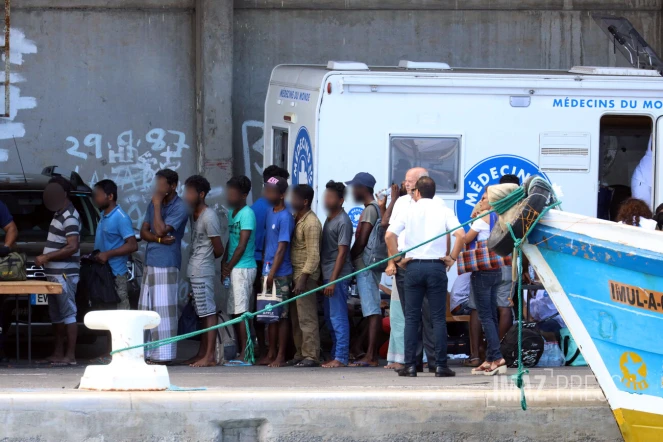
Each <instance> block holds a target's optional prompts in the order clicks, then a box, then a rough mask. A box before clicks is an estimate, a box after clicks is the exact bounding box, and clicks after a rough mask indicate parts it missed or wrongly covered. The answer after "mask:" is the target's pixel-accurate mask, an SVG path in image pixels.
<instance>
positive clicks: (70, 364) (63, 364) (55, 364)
mask: <svg viewBox="0 0 663 442" xmlns="http://www.w3.org/2000/svg"><path fill="white" fill-rule="evenodd" d="M76 365H78V363H77V362H76V361H72V362H51V367H74V366H76Z"/></svg>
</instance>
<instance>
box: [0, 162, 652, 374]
mask: <svg viewBox="0 0 663 442" xmlns="http://www.w3.org/2000/svg"><path fill="white" fill-rule="evenodd" d="M288 178H289V173H288V172H287V170H284V169H282V168H280V167H277V166H269V167H267V168H266V169H265V170H264V173H263V183H262V185H263V196H262V197H261V198H260V199H258V200H257V201H256V202H255V203H254V204H253V205H252V206H249V205H248V204H247V199H248V196H249V194H250V192H251V189H252V183H251V181H250V179H249V178H248V177H246V176H235V177H233V178H231V179H230V180H229V181H228V182H227V183H226V195H227V203H228V206H229V209H230V212H229V216H228V223H229V226H228V227H229V229H228V230H229V237H228V240H227V241H226V242H225V243H224V241H223V240H222V223H221V220H220V218H219V216H218V214H217V213H216V211H215V210H214V209H213V208H211V207H209V206H208V205H207V204H206V197H207V195H208V194H209V192H210V189H211V186H210V183H209V182H208V181H207V179H205V178H204V177H202V176H200V175H194V176H191V177H189V178H187V179H186V180H185V182H184V192H183V198H181V197H180V196H179V195H178V193H177V189H178V185H179V176H178V174H177V173H176V172H175V171H172V170H169V169H164V170H160V171H158V172H157V173H156V175H155V187H154V193H153V195H152V198H151V201H150V203H149V204H148V206H147V209H146V212H145V218H144V220H143V222H142V224H141V226H140V238H141V239H142V241H144V242H145V243H146V247H145V258H144V268H143V276H142V281H141V288H140V298H139V302H138V308H139V309H141V310H150V311H155V312H157V313H158V314H159V316H160V317H161V322H160V324H159V326H158V327H156V328H154V329H151V330H150V331H149V333H148V336H147V338H148V339H149V340H151V341H156V340H162V339H166V338H171V337H173V336H176V335H177V331H178V320H179V318H180V305H179V303H180V299H179V296H178V292H179V286H180V282H181V280H182V279H183V278H184V277H185V276H186V279H187V281H188V284H189V287H190V288H191V294H190V296H191V302H192V303H193V306H194V309H195V313H196V315H197V316H198V318H199V319H200V321H201V323H202V327H203V328H210V327H213V326H215V325H217V323H218V315H217V313H218V312H219V311H222V312H223V313H225V314H227V315H228V316H230V317H232V318H237V317H240V316H241V315H243V314H244V313H246V312H249V311H255V309H256V305H257V302H256V301H257V294H258V293H260V292H264V291H269V292H272V291H273V293H274V295H275V296H276V297H277V299H279V300H287V299H290V298H291V297H292V296H296V295H300V294H302V293H305V292H308V291H311V290H315V289H316V288H318V287H320V285H322V284H327V283H329V282H330V281H337V280H338V279H339V278H343V277H346V276H348V275H349V274H350V273H352V272H357V271H361V270H363V269H365V268H366V267H367V266H368V265H369V264H370V263H371V259H372V258H371V257H372V255H371V253H372V252H371V250H372V249H373V248H374V247H375V243H376V241H378V242H379V241H380V240H383V241H384V244H385V246H386V250H387V252H388V255H389V256H395V255H398V256H396V257H395V258H394V259H392V260H390V261H389V263H388V264H387V265H386V268H384V269H377V270H376V269H370V270H367V271H363V272H361V273H358V274H357V275H356V287H357V292H358V295H359V300H360V304H361V314H362V316H363V317H364V323H365V327H364V328H363V330H362V331H361V332H359V333H354V335H353V333H352V332H351V330H352V326H351V325H352V324H351V318H350V317H349V312H348V297H349V293H350V288H349V286H350V281H349V280H347V279H346V280H342V281H338V282H336V283H335V284H333V285H331V286H328V287H326V288H325V289H324V290H322V291H320V292H319V295H320V296H315V295H311V296H305V297H302V298H298V299H297V300H296V301H295V302H292V303H289V304H286V305H284V306H283V307H282V308H281V309H279V310H278V317H277V318H275V320H274V321H270V322H269V324H268V325H265V324H264V323H260V322H255V323H253V324H251V325H250V326H251V328H252V329H253V330H247V329H246V324H245V322H244V321H241V322H239V323H237V324H235V326H234V329H235V330H234V331H235V336H236V339H237V345H238V349H239V356H238V357H237V359H235V360H232V361H229V362H228V363H227V365H231V366H232V365H241V366H243V365H250V364H249V363H248V362H247V361H245V359H246V355H245V349H246V344H247V340H248V336H249V332H250V331H253V332H255V335H256V337H257V341H258V348H259V358H258V360H257V364H259V365H266V366H269V367H284V366H296V367H317V366H322V367H324V368H341V367H346V366H354V367H377V366H379V361H378V359H379V356H378V350H379V346H380V343H379V335H380V332H381V329H382V306H381V297H380V288H379V287H380V282H381V278H382V275H383V270H384V274H386V275H387V277H389V278H392V279H393V284H392V292H391V304H390V320H391V321H390V328H391V333H390V340H389V348H388V351H387V355H388V356H387V359H388V364H387V365H386V366H385V368H387V369H394V370H395V371H396V372H397V373H398V375H399V376H410V377H414V376H417V373H418V372H421V371H423V369H424V368H423V367H424V360H425V361H427V364H428V369H429V371H431V372H433V373H435V376H438V377H448V376H454V375H455V373H454V371H452V370H451V369H450V368H449V366H448V364H447V328H446V315H447V313H448V312H447V311H446V309H447V302H446V301H447V296H448V293H447V290H448V278H447V272H448V271H449V270H450V269H451V268H452V267H453V266H454V264H455V263H456V262H457V261H458V260H459V259H460V258H463V256H461V254H462V253H466V251H467V250H468V249H471V248H472V246H473V245H474V246H476V244H480V243H481V242H485V240H486V239H487V238H488V236H489V235H490V231H491V229H492V226H493V225H494V224H495V222H496V219H495V216H494V215H490V214H487V213H488V212H489V209H490V207H489V204H488V200H487V192H486V193H484V195H483V196H482V199H481V200H480V201H479V203H478V204H477V206H476V208H475V210H474V212H473V217H478V216H481V214H482V213H486V215H484V216H483V217H481V218H478V219H477V220H476V221H475V222H474V223H473V224H472V225H471V227H470V229H469V231H468V232H467V233H465V230H463V229H462V228H458V227H459V221H458V219H457V218H456V216H455V214H454V213H453V211H451V210H450V209H449V208H448V207H447V206H446V204H445V202H444V201H443V200H442V199H441V198H439V196H436V183H435V181H434V180H433V179H432V178H431V177H429V176H428V171H427V170H426V169H424V168H421V167H416V168H412V169H410V170H408V171H407V173H406V175H405V180H404V181H403V183H402V185H401V186H398V185H393V186H392V187H391V189H390V198H389V199H388V198H387V197H386V196H385V195H376V194H375V184H376V181H375V178H374V177H373V176H372V175H371V174H369V173H366V172H362V173H358V174H357V175H356V176H355V177H354V178H353V179H351V180H349V181H346V182H345V183H343V182H336V181H330V182H328V183H327V184H326V186H325V190H324V196H323V198H322V201H323V203H324V209H325V211H326V213H327V217H326V219H325V220H324V223H321V222H320V220H319V219H318V217H317V215H316V214H315V213H313V211H312V204H313V201H314V200H315V192H314V189H313V188H312V187H311V186H309V185H297V186H294V187H293V188H292V189H290V187H289V185H288ZM503 183H511V184H515V185H519V184H520V183H519V180H518V178H517V177H515V176H513V175H505V176H503V177H502V179H501V180H500V184H503ZM346 186H351V187H352V198H353V199H354V202H355V203H357V204H361V205H363V207H364V209H363V212H362V214H361V217H360V218H359V222H358V225H357V227H356V232H355V233H354V240H353V230H354V229H353V224H352V221H351V220H350V217H349V216H348V214H347V213H346V211H345V210H344V209H343V205H344V202H345V198H346V197H347V188H346ZM70 192H71V185H70V183H69V182H68V181H67V180H66V179H64V178H62V177H60V176H56V177H53V178H52V179H51V180H50V181H49V183H48V185H47V186H46V188H45V190H44V196H43V201H44V205H45V206H46V207H47V208H48V209H49V210H51V211H52V212H53V213H54V215H53V219H52V221H51V224H50V227H49V231H48V238H47V242H46V246H45V248H44V251H43V253H42V254H41V255H39V256H37V257H36V259H35V264H36V265H39V266H42V267H43V268H44V270H45V273H46V276H47V279H48V280H49V281H52V282H57V283H60V284H62V286H63V293H62V295H58V296H53V295H51V296H49V314H50V317H51V321H52V323H53V331H54V336H55V345H54V349H53V353H52V355H51V356H50V357H48V358H46V359H44V360H42V361H39V362H41V363H49V364H53V365H61V366H62V365H75V364H76V358H75V348H76V336H77V333H78V331H77V325H76V314H77V306H76V289H77V284H78V281H79V276H80V275H79V272H80V260H81V256H80V247H79V236H80V230H81V221H80V217H79V214H78V212H77V211H76V209H75V207H74V205H73V204H72V202H71V200H70V199H69V193H70ZM93 196H94V202H95V204H96V205H97V207H98V208H99V211H100V220H99V224H98V228H97V230H96V238H95V249H96V250H95V253H93V255H91V256H89V257H84V258H85V259H93V260H94V261H95V262H96V263H98V264H99V265H103V266H108V268H109V269H110V271H111V273H112V278H113V281H114V289H115V293H116V295H117V299H118V301H119V302H117V303H114V304H111V305H106V304H103V305H93V307H94V308H97V309H129V300H128V291H127V278H128V274H127V266H126V263H127V259H128V257H129V256H130V255H131V254H132V253H134V252H136V251H137V250H138V243H137V240H136V237H135V233H134V230H133V226H132V223H131V220H130V218H129V216H128V215H127V214H126V213H125V212H124V211H123V210H122V208H121V207H120V206H119V205H118V203H117V201H118V189H117V185H116V184H115V183H114V182H113V181H111V180H108V179H104V180H102V181H99V182H98V183H96V184H95V185H94V195H93ZM376 197H377V198H376ZM288 201H289V202H288ZM619 217H620V219H619V220H618V221H619V222H623V223H625V224H630V225H634V226H641V227H646V228H649V227H651V224H652V223H653V225H654V226H653V228H656V227H657V225H658V228H659V229H661V228H662V227H663V205H661V206H659V207H658V208H657V210H656V214H653V213H652V212H651V211H650V210H649V207H648V206H647V204H646V203H644V202H642V201H640V200H637V199H633V198H632V199H630V200H628V201H626V202H625V203H624V204H623V206H622V207H621V210H620V215H619ZM652 218H653V220H652ZM0 224H2V226H3V229H4V230H5V232H6V234H5V241H4V245H3V246H1V247H0V255H1V254H6V253H5V252H7V251H9V250H11V248H12V247H13V246H14V244H15V242H16V239H17V236H18V233H17V229H16V226H15V225H14V224H13V221H12V217H11V214H10V213H9V212H8V210H7V208H6V207H5V206H4V205H2V204H0ZM187 224H188V225H189V232H190V241H188V242H189V244H190V247H189V248H190V251H189V253H190V254H189V259H188V266H187V269H186V275H181V266H182V241H183V239H184V237H185V231H186V227H187ZM454 229H455V230H454ZM451 230H454V231H453V233H451V234H446V235H444V233H445V232H449V231H451ZM440 235H441V236H440ZM437 236H440V237H439V238H437V239H435V240H434V241H431V242H429V243H427V244H425V245H424V246H421V247H418V248H416V249H414V250H410V249H411V248H413V247H414V246H416V245H418V244H421V243H424V242H426V241H428V240H430V239H431V238H434V237H437ZM452 236H453V237H454V238H453V241H452V238H451V237H452ZM404 251H407V252H406V253H405V254H404V255H402V254H400V255H399V253H401V252H404ZM217 259H221V266H220V269H221V280H218V279H219V278H218V277H217V276H216V275H217V267H218V265H217V262H216V260H217ZM458 267H459V268H460V267H461V266H460V265H459V266H458ZM218 284H223V285H224V286H225V287H226V288H227V289H228V290H227V296H226V297H225V298H224V302H223V304H222V305H217V303H216V300H215V287H216V286H217V285H218ZM456 285H457V287H456ZM456 285H455V286H454V288H453V290H452V292H455V293H459V294H461V295H462V296H463V298H462V299H460V300H453V299H452V301H451V310H452V312H450V313H452V314H469V315H470V327H471V329H472V333H471V336H472V342H471V343H470V349H471V355H470V358H469V359H468V360H466V361H465V365H466V366H470V367H472V368H474V370H473V373H474V374H491V375H492V374H501V373H504V372H505V371H506V362H505V360H504V358H503V357H502V354H501V353H500V340H501V338H502V337H503V336H504V335H505V334H506V332H507V331H508V329H509V328H510V327H511V325H512V323H513V318H512V304H511V293H512V276H511V266H510V261H509V262H508V263H506V262H503V263H501V264H499V265H497V266H495V267H494V268H491V269H488V270H485V269H484V270H478V271H477V270H474V271H472V272H471V273H464V274H462V275H460V276H459V278H458V279H457V280H456ZM319 301H321V303H322V310H323V312H324V321H325V323H326V326H327V329H328V331H329V334H330V337H331V352H330V356H329V358H328V359H327V360H325V361H323V360H322V351H321V345H320V324H319V318H318V305H319ZM482 332H483V336H485V352H484V353H485V358H483V361H482V360H481V359H480V356H479V355H480V348H481V346H482V341H483V340H482V338H481V336H482ZM291 340H292V342H294V347H295V352H294V357H290V358H289V357H288V351H287V349H288V345H289V342H291ZM216 343H217V334H216V331H215V330H210V331H208V332H206V333H204V334H203V335H202V336H201V341H200V347H199V351H198V352H197V354H196V355H195V356H194V357H193V358H191V359H189V360H188V361H186V362H185V363H186V364H188V365H190V366H192V367H207V366H213V365H216V363H217V360H216V355H215V350H216ZM109 353H110V348H108V349H107V353H106V354H105V355H104V356H102V357H101V358H98V359H97V362H99V363H108V362H110V358H109ZM145 357H146V360H147V361H148V363H150V364H171V363H173V361H175V359H176V358H177V345H176V344H174V343H172V344H167V345H161V346H158V347H155V348H152V349H150V350H148V351H147V352H146V355H145Z"/></svg>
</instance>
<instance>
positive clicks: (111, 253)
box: [94, 180, 138, 310]
mask: <svg viewBox="0 0 663 442" xmlns="http://www.w3.org/2000/svg"><path fill="white" fill-rule="evenodd" d="M94 203H95V204H96V206H97V207H98V208H99V210H100V211H101V218H100V219H99V225H98V226H97V232H96V234H95V237H94V248H95V250H99V253H98V254H97V255H96V259H97V261H99V262H100V263H102V264H105V263H108V264H110V267H111V269H112V270H113V277H114V278H115V290H116V291H117V296H118V297H119V298H120V303H119V304H116V305H113V306H104V310H108V309H113V310H115V309H117V310H129V292H128V290H127V280H128V278H129V273H128V269H127V260H128V259H129V256H130V255H131V254H132V253H134V252H135V251H136V250H138V242H137V241H136V235H135V233H134V229H133V226H132V225H131V218H129V215H127V214H126V213H125V211H124V210H122V207H120V206H119V205H118V204H117V185H116V184H115V183H114V182H113V181H111V180H101V181H99V182H98V183H97V184H95V185H94Z"/></svg>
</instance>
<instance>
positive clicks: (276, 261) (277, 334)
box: [258, 177, 295, 367]
mask: <svg viewBox="0 0 663 442" xmlns="http://www.w3.org/2000/svg"><path fill="white" fill-rule="evenodd" d="M287 191H288V181H286V179H285V178H281V177H271V178H270V179H268V180H267V182H266V183H265V198H267V201H269V204H271V206H272V208H271V209H270V210H269V211H268V212H267V218H266V226H267V232H266V233H265V257H264V258H263V263H264V264H263V268H262V275H263V277H265V278H266V285H267V290H270V289H275V291H276V295H277V296H278V297H280V298H281V301H286V300H288V299H289V298H290V286H291V285H292V272H293V269H292V261H291V258H290V243H291V241H292V233H293V231H294V229H295V219H294V218H293V217H292V215H291V214H290V212H288V210H287V209H286V207H285V194H286V192H287ZM288 310H289V306H288V304H285V305H284V306H283V307H282V313H281V318H280V320H279V321H278V322H274V323H272V324H269V350H268V352H267V355H266V356H265V357H264V358H262V359H261V360H260V361H258V365H268V366H269V367H282V366H284V365H285V363H286V360H285V354H286V350H287V347H288V340H289V336H288V335H289V334H290V333H289V331H290V320H289V316H288V313H289V312H288Z"/></svg>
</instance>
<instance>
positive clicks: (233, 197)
mask: <svg viewBox="0 0 663 442" xmlns="http://www.w3.org/2000/svg"><path fill="white" fill-rule="evenodd" d="M246 196H247V195H245V194H242V191H241V190H239V189H235V188H233V187H228V188H226V197H227V199H228V205H229V206H230V207H240V206H243V205H245V204H246Z"/></svg>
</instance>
